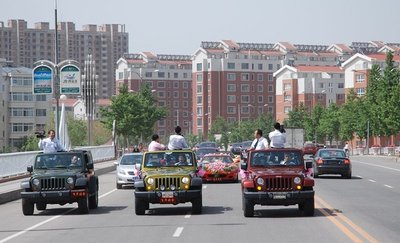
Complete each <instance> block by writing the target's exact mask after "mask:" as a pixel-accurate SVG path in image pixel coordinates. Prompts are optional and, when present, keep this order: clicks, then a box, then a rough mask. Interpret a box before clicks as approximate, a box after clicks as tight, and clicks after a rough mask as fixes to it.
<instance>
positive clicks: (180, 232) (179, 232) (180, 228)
mask: <svg viewBox="0 0 400 243" xmlns="http://www.w3.org/2000/svg"><path fill="white" fill-rule="evenodd" d="M182 231H183V227H178V228H176V230H175V233H174V234H173V235H172V237H179V236H181V234H182Z"/></svg>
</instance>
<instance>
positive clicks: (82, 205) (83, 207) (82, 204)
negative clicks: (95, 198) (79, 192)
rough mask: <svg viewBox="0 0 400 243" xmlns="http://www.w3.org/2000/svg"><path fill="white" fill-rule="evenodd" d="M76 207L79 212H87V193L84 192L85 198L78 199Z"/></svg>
mask: <svg viewBox="0 0 400 243" xmlns="http://www.w3.org/2000/svg"><path fill="white" fill-rule="evenodd" d="M78 209H79V212H80V213H81V214H87V213H89V195H88V194H86V196H85V198H82V199H79V201H78Z"/></svg>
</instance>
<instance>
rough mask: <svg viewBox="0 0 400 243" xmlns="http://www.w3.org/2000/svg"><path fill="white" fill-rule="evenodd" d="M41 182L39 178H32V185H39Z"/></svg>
mask: <svg viewBox="0 0 400 243" xmlns="http://www.w3.org/2000/svg"><path fill="white" fill-rule="evenodd" d="M39 184H40V181H39V179H36V178H35V179H33V180H32V185H34V186H39Z"/></svg>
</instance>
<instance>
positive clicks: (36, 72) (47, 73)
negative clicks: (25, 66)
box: [32, 65, 53, 94]
mask: <svg viewBox="0 0 400 243" xmlns="http://www.w3.org/2000/svg"><path fill="white" fill-rule="evenodd" d="M32 77H33V82H32V84H33V94H52V93H53V70H52V69H51V68H50V67H49V66H46V65H39V66H37V67H35V68H34V69H33V71H32Z"/></svg>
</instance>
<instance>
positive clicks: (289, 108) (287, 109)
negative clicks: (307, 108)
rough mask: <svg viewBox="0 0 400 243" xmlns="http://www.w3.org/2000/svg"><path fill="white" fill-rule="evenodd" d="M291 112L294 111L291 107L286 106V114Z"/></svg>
mask: <svg viewBox="0 0 400 243" xmlns="http://www.w3.org/2000/svg"><path fill="white" fill-rule="evenodd" d="M291 110H292V108H291V107H290V106H285V108H284V112H285V114H287V113H289V112H290V111H291Z"/></svg>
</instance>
